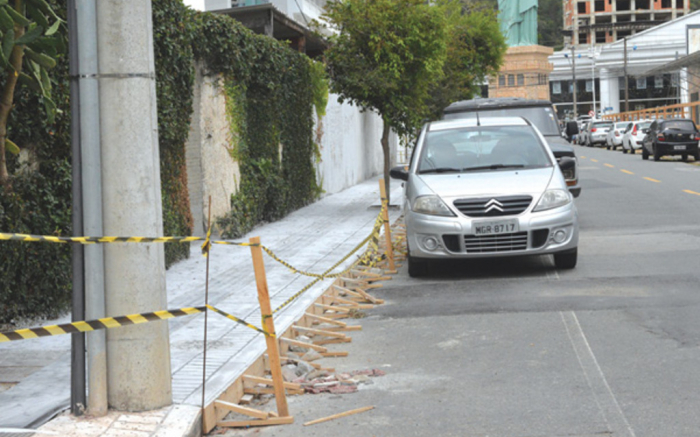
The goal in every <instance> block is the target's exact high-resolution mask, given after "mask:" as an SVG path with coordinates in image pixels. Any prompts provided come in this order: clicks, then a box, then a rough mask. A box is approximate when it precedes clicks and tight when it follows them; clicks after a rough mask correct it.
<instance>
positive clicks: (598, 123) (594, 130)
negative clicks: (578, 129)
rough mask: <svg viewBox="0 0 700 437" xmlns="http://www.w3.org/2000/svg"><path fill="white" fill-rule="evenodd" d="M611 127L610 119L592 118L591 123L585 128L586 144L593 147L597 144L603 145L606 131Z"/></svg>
mask: <svg viewBox="0 0 700 437" xmlns="http://www.w3.org/2000/svg"><path fill="white" fill-rule="evenodd" d="M612 128H613V122H612V121H603V120H593V121H591V124H590V125H588V129H587V130H586V145H587V146H588V147H595V146H597V145H601V146H603V145H605V138H606V137H607V135H608V131H609V130H611V129H612Z"/></svg>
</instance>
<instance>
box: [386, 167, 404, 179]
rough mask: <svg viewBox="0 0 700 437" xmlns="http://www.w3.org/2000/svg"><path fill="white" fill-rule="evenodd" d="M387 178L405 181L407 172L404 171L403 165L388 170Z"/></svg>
mask: <svg viewBox="0 0 700 437" xmlns="http://www.w3.org/2000/svg"><path fill="white" fill-rule="evenodd" d="M389 176H391V177H392V178H394V179H401V180H402V181H407V180H408V170H406V166H404V165H401V166H398V167H394V168H392V169H391V170H389Z"/></svg>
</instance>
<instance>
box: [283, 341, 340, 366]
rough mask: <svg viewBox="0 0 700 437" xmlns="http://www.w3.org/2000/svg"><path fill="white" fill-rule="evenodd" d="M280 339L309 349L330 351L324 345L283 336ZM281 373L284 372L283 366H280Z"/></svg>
mask: <svg viewBox="0 0 700 437" xmlns="http://www.w3.org/2000/svg"><path fill="white" fill-rule="evenodd" d="M280 341H283V342H285V343H288V344H293V345H294V346H299V347H305V348H307V349H313V350H315V351H318V352H328V349H326V348H325V347H323V346H316V345H315V344H311V343H304V342H303V341H299V340H292V339H291V338H286V337H282V338H280ZM278 359H279V358H278ZM280 373H282V370H281V368H280Z"/></svg>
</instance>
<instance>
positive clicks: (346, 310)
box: [314, 303, 350, 317]
mask: <svg viewBox="0 0 700 437" xmlns="http://www.w3.org/2000/svg"><path fill="white" fill-rule="evenodd" d="M314 306H316V308H322V309H324V310H328V311H338V312H341V313H349V312H350V308H343V307H338V306H335V305H326V304H322V303H315V304H314ZM323 316H324V317H328V314H324V315H323Z"/></svg>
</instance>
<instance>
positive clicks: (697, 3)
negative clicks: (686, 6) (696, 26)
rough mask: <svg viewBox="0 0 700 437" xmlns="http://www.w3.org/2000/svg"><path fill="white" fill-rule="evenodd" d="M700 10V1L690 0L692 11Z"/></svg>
mask: <svg viewBox="0 0 700 437" xmlns="http://www.w3.org/2000/svg"><path fill="white" fill-rule="evenodd" d="M698 9H700V0H690V11H691V12H692V11H697V10H698Z"/></svg>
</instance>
